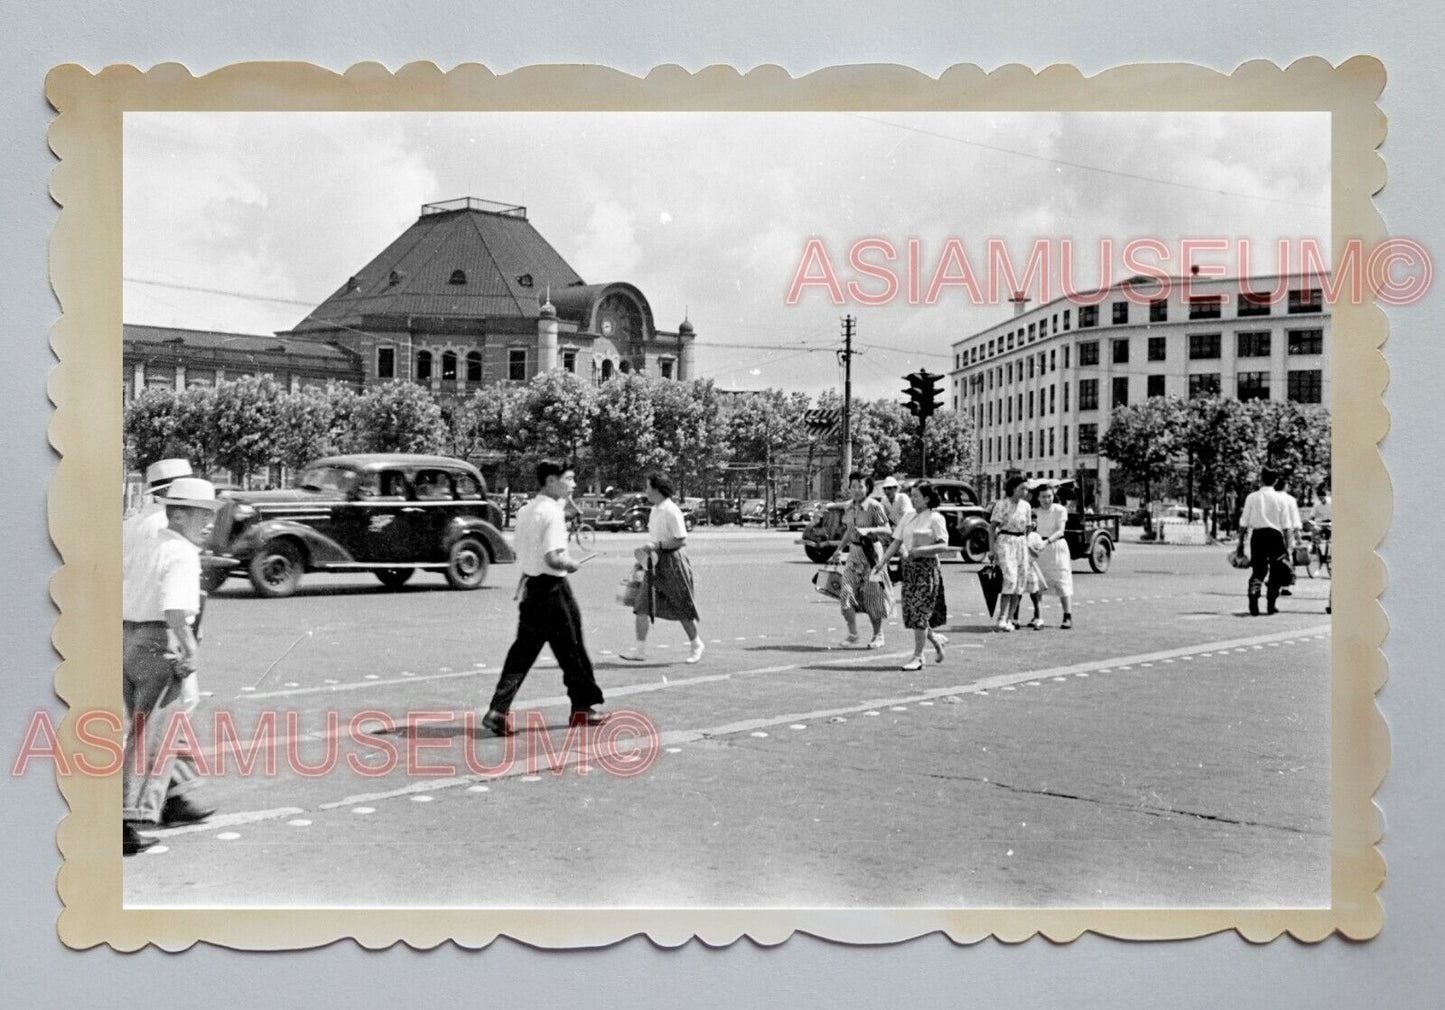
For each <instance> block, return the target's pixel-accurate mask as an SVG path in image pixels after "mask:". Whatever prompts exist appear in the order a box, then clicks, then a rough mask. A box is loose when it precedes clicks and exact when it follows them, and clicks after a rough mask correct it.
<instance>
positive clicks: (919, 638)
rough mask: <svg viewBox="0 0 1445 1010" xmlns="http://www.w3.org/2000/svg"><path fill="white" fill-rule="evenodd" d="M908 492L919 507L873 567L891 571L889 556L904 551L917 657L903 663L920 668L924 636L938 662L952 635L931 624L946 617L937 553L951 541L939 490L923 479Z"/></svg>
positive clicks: (907, 622)
mask: <svg viewBox="0 0 1445 1010" xmlns="http://www.w3.org/2000/svg"><path fill="white" fill-rule="evenodd" d="M909 495H910V497H911V498H912V500H913V507H914V509H915V510H916V511H915V512H914V513H913V514H912V515H908V516H904V517H903V519H902V520H901V521H900V522H899V524H898V530H897V531H896V532H895V533H894V534H893V542H892V543H890V544H889V545H888V549H887V550H886V551H884V552H883V557H882V558H881V559H880V560H879V562H878V565H877V567H876V568H875V569H874V571H875V573H877V572H884V571H887V569H888V561H889V559H890V558H892V557H893V555H894V554H896V553H898V552H900V551H901V552H902V554H903V560H902V562H901V564H900V570H901V572H902V575H903V626H904V627H905V628H912V629H913V658H912V659H910V660H909V661H908V662H907V663H905V664H903V669H905V670H921V669H923V643H924V642H925V641H927V642H931V643H933V649H934V652H935V653H936V659H937V662H940V663H942V662H943V647H944V645H945V644H947V642H948V639H946V638H944V637H943V636H942V635H940V634H939V633H938V632H936V631H934V630H933V629H935V628H938V627H941V626H942V625H943V623H944V622H945V621H947V620H948V605H947V603H946V601H945V600H944V597H943V571H942V569H940V568H939V566H938V556H939V555H940V554H944V553H947V552H948V551H950V550H952V548H951V547H949V546H948V526H947V524H946V523H945V522H944V521H943V516H942V515H940V514H939V513H938V511H937V510H938V503H939V498H938V490H937V489H936V488H935V487H934V486H933V485H932V484H930V483H929V482H928V481H926V480H921V481H919V482H918V483H917V484H915V485H913V490H912V491H910V492H909Z"/></svg>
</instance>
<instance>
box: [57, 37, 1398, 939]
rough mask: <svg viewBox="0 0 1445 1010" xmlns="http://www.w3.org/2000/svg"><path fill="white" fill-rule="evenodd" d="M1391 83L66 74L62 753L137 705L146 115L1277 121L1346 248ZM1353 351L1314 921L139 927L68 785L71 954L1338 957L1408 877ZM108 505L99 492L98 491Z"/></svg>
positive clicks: (754, 75)
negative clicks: (1324, 183) (142, 139)
mask: <svg viewBox="0 0 1445 1010" xmlns="http://www.w3.org/2000/svg"><path fill="white" fill-rule="evenodd" d="M1384 87H1385V69H1384V67H1383V65H1382V64H1381V63H1380V62H1379V61H1378V60H1376V59H1374V58H1372V57H1367V56H1361V57H1356V58H1353V59H1351V60H1348V61H1346V62H1345V63H1343V64H1341V65H1339V66H1333V65H1331V64H1330V63H1329V62H1327V61H1326V60H1323V59H1319V58H1308V59H1303V60H1300V61H1298V62H1296V63H1294V64H1292V65H1290V66H1289V67H1287V68H1281V67H1279V66H1277V65H1275V64H1273V63H1269V62H1267V61H1253V62H1250V63H1246V64H1244V65H1242V66H1240V67H1239V68H1238V69H1236V70H1235V71H1234V72H1233V73H1232V74H1222V73H1219V72H1217V71H1214V70H1210V69H1207V68H1204V67H1199V66H1192V65H1182V64H1156V65H1130V66H1124V67H1119V68H1116V69H1112V70H1109V71H1106V72H1103V73H1100V74H1098V75H1096V76H1094V77H1086V76H1084V75H1083V74H1081V73H1080V72H1079V71H1078V70H1076V69H1074V68H1073V67H1070V66H1061V65H1056V66H1051V67H1048V68H1046V69H1044V70H1042V71H1039V72H1037V73H1035V72H1034V71H1032V70H1030V69H1028V68H1026V67H1023V66H1019V65H1009V66H1004V67H1000V68H998V69H996V70H993V71H991V72H985V71H983V70H982V69H980V68H978V67H976V66H965V65H959V66H955V67H952V68H950V69H949V70H948V71H946V72H945V73H944V74H942V75H941V76H940V77H938V78H933V77H929V76H927V75H924V74H921V73H918V72H916V71H913V70H910V69H908V68H905V67H901V66H885V65H876V66H853V67H834V68H829V69H825V70H820V71H818V72H816V73H812V74H808V75H806V76H803V77H800V78H794V77H792V76H790V75H789V74H788V73H787V72H786V71H785V70H783V69H782V68H780V67H776V66H763V67H758V68H756V69H753V70H751V71H749V72H747V73H739V72H738V71H737V70H735V69H733V68H731V67H726V66H713V67H707V68H705V69H703V70H700V71H698V72H697V73H689V72H688V71H686V70H684V69H682V68H680V67H677V66H663V67H658V68H657V69H655V70H653V71H652V72H651V73H649V74H648V75H647V76H646V77H642V78H639V77H634V76H631V75H628V74H624V73H621V72H618V71H614V70H610V69H607V68H603V67H595V66H546V67H527V68H523V69H519V70H516V71H513V72H511V73H507V74H500V75H498V74H493V73H492V72H490V71H489V70H487V69H486V68H485V67H483V66H479V65H463V66H459V67H457V68H455V69H453V70H451V71H449V72H445V73H443V72H442V71H441V70H440V69H439V68H438V67H436V66H435V65H433V64H430V63H413V64H408V65H406V66H404V67H402V68H400V69H399V70H397V71H396V72H395V73H393V72H391V71H389V70H387V69H386V68H385V67H383V66H381V65H379V64H376V63H361V64H357V65H356V66H353V67H352V68H351V69H349V70H347V71H346V72H345V73H344V74H343V73H336V72H333V71H330V70H327V69H325V68H322V67H316V66H312V65H307V64H300V63H247V64H237V65H233V66H229V67H225V68H223V69H220V70H217V71H215V72H214V73H210V74H207V75H205V76H203V77H199V78H197V77H194V76H192V75H191V73H190V72H189V71H188V70H187V69H186V68H185V67H184V66H182V65H179V64H173V63H172V64H163V65H159V66H156V67H154V68H153V69H151V70H149V71H146V72H142V71H140V70H138V69H136V68H135V67H131V66H111V67H107V68H105V69H104V70H102V71H101V72H99V73H97V74H92V73H90V72H89V71H87V70H86V69H84V68H82V67H79V66H74V65H65V66H60V67H57V68H55V69H54V70H52V71H51V73H50V74H49V76H48V78H47V81H46V95H47V97H48V99H49V101H50V103H51V105H52V106H53V107H54V108H55V109H56V110H57V112H58V116H57V118H56V120H55V122H54V123H53V125H52V127H51V129H50V133H49V141H50V146H51V148H52V150H53V151H54V153H55V155H56V158H57V161H58V163H57V164H56V167H55V169H54V171H53V174H52V178H51V193H52V195H53V197H54V199H55V201H56V203H57V204H58V205H59V207H60V212H59V218H58V223H57V225H56V228H55V233H54V237H53V240H52V242H51V247H50V268H51V283H52V285H53V288H54V290H55V293H56V296H57V298H58V299H59V302H60V306H61V312H62V315H61V316H60V318H59V319H58V320H57V321H56V323H55V325H54V327H53V328H52V330H51V334H50V339H51V344H52V347H53V348H54V351H55V354H56V356H57V358H58V359H59V363H58V364H57V365H56V366H55V368H54V370H53V371H52V372H51V374H50V377H49V387H48V388H49V394H50V398H51V400H52V401H53V403H54V404H55V413H54V419H53V421H52V423H51V425H50V440H51V443H52V445H53V446H54V448H55V450H56V453H57V454H58V456H59V461H58V465H57V468H56V473H55V477H54V480H53V481H52V484H51V488H50V507H49V520H50V532H51V537H52V539H53V540H54V543H55V546H56V548H57V550H58V552H59V554H60V556H61V559H62V561H63V567H62V568H60V570H59V571H57V572H56V574H55V576H54V578H53V580H52V582H51V594H52V597H53V599H54V601H55V604H56V607H57V608H58V611H59V613H58V616H57V619H56V623H55V630H54V634H53V640H54V642H55V646H56V649H57V650H58V651H59V653H60V655H61V657H62V662H61V665H60V666H59V668H58V670H57V672H56V675H55V690H56V693H57V694H58V695H59V696H60V698H61V699H63V700H64V702H65V703H66V704H67V705H68V706H69V708H70V714H69V715H68V716H67V718H66V720H65V722H64V723H63V724H62V726H61V735H60V741H61V744H62V746H63V747H64V748H66V749H67V752H71V753H73V752H75V751H76V749H77V740H76V736H75V725H74V722H75V713H76V712H78V711H83V710H88V709H98V708H104V709H109V710H111V711H113V712H116V713H117V714H119V712H120V711H121V699H120V678H119V677H118V676H117V673H118V670H119V655H120V633H121V628H120V621H119V620H118V616H119V611H120V504H121V503H120V496H119V495H116V494H114V493H112V492H111V490H110V489H112V488H113V487H115V486H116V484H117V483H118V478H119V477H120V473H119V462H120V454H119V452H118V451H117V450H118V448H119V446H120V444H121V403H120V396H119V392H120V390H121V386H122V383H121V340H120V335H121V322H122V320H121V283H120V279H121V252H122V222H121V192H122V190H121V143H122V116H123V114H124V113H125V112H127V111H141V110H149V111H161V110H175V111H183V110H236V111H240V110H277V111H280V110H294V111H342V110H350V111H356V110H393V111H405V110H487V109H499V110H500V109H506V110H592V109H595V110H679V111H680V110H828V109H849V110H882V109H888V110H894V109H898V110H952V111H967V110H1003V109H1007V110H1073V111H1089V110H1099V111H1104V110H1110V111H1112V110H1137V111H1169V110H1181V111H1183V110H1189V111H1198V110H1226V111H1227V110H1240V111H1245V110H1278V111H1302V110H1314V111H1327V112H1329V113H1331V117H1332V150H1333V161H1332V172H1333V217H1332V231H1333V236H1332V238H1333V242H1334V247H1335V249H1337V250H1338V249H1340V248H1341V247H1342V243H1343V242H1344V241H1345V239H1346V238H1357V239H1359V240H1361V241H1362V242H1363V243H1364V246H1365V247H1366V248H1367V249H1368V248H1369V247H1370V246H1372V245H1373V244H1374V243H1376V242H1378V241H1380V240H1382V239H1383V238H1384V237H1385V229H1384V225H1383V222H1382V221H1381V219H1380V217H1379V215H1378V214H1377V212H1376V210H1375V207H1374V204H1373V202H1372V200H1371V197H1372V196H1373V195H1374V194H1375V193H1377V192H1378V191H1379V190H1380V189H1381V188H1382V187H1383V186H1384V183H1385V166H1384V162H1383V160H1382V158H1381V157H1380V155H1379V153H1378V152H1377V148H1378V147H1379V146H1380V145H1381V144H1382V143H1383V141H1384V138H1385V118H1384V116H1383V114H1382V113H1381V111H1380V109H1379V108H1378V106H1377V105H1376V102H1377V100H1378V98H1379V96H1380V95H1381V93H1382V91H1383V90H1384ZM1333 311H1334V313H1335V324H1334V325H1335V332H1336V333H1337V334H1339V336H1340V339H1336V340H1334V341H1333V348H1332V353H1333V354H1334V356H1335V357H1334V359H1333V363H1332V369H1333V373H1334V374H1335V375H1336V376H1340V377H1345V378H1342V379H1341V381H1337V382H1336V383H1335V384H1334V393H1333V402H1332V404H1331V409H1332V415H1333V438H1334V473H1335V480H1334V489H1335V494H1336V497H1335V502H1334V508H1335V510H1336V511H1337V513H1338V517H1339V519H1340V522H1339V523H1338V524H1337V525H1338V532H1337V534H1336V537H1335V541H1334V544H1335V548H1336V550H1337V552H1338V561H1339V563H1340V570H1341V572H1342V573H1343V574H1342V578H1341V579H1340V580H1339V582H1338V583H1337V584H1336V588H1339V589H1340V597H1339V598H1338V599H1337V600H1335V601H1334V602H1335V603H1337V604H1338V606H1337V607H1335V610H1334V615H1333V616H1334V624H1333V629H1334V631H1333V670H1332V677H1331V685H1332V698H1333V723H1332V744H1331V748H1332V769H1331V772H1332V779H1331V782H1332V785H1331V790H1332V839H1333V841H1332V899H1331V906H1330V907H1329V908H1323V909H1321V908H1312V909H1290V908H1279V909H1257V908H1247V909H1203V910H1201V909H1188V908H1174V909H1147V910H1117V909H967V910H958V909H919V908H908V909H806V908H797V909H791V908H789V909H765V908H759V909H714V908H696V909H577V910H556V909H546V910H516V909H476V910H457V909H448V910H394V909H323V910H288V909H275V910H262V911H257V910H235V911H231V910H220V909H217V910H184V911H181V910H126V909H124V908H122V900H121V898H122V888H121V881H122V857H121V855H120V847H119V846H118V845H117V844H116V842H117V838H118V835H119V827H120V825H119V823H118V817H117V811H118V810H119V808H120V777H119V775H115V776H111V777H108V778H97V777H91V776H85V775H81V774H76V775H71V776H60V778H59V786H60V789H61V792H62V793H63V795H64V797H65V799H66V801H67V803H68V804H69V806H70V811H71V812H70V814H69V815H68V816H66V817H65V818H64V820H63V821H62V822H61V824H60V826H59V829H58V832H57V844H58V847H59V850H60V854H61V856H62V858H63V863H62V865H61V867H60V870H59V873H58V876H57V889H58V893H59V896H60V899H61V902H62V905H63V909H62V911H61V914H60V916H59V921H58V931H59V935H60V938H61V940H62V941H63V942H64V943H66V944H67V945H69V946H71V947H74V948H88V947H92V946H96V945H99V944H109V945H111V946H112V947H115V948H117V949H121V950H131V949H136V948H139V947H141V946H144V945H145V944H148V943H153V944H155V945H157V946H159V947H162V948H165V949H168V950H176V949H183V948H186V947H189V946H190V945H192V944H194V943H196V942H198V941H205V942H208V943H214V944H220V945H225V946H229V947H236V948H245V949H282V948H303V947H314V946H319V945H322V944H327V943H330V942H333V941H335V940H338V939H343V938H348V937H349V938H354V939H355V940H356V941H357V942H359V943H361V944H363V945H365V946H367V947H384V946H387V945H390V944H393V943H396V942H398V941H402V942H405V943H407V944H409V945H412V946H416V947H431V946H434V945H437V944H440V943H444V942H446V941H448V940H452V941H455V942H457V943H459V944H461V945H464V946H467V947H477V946H483V945H486V944H488V943H490V942H491V941H492V940H494V939H495V938H496V937H498V936H509V937H512V938H514V939H516V940H520V941H523V942H525V943H528V944H532V945H535V946H540V947H588V946H597V945H602V944H609V943H615V942H617V941H620V940H622V939H625V938H627V937H630V936H635V935H638V934H645V935H647V936H648V937H649V938H650V939H651V940H652V941H653V942H655V943H658V944H661V945H665V946H674V945H679V944H682V943H685V942H687V941H688V940H689V939H691V938H693V937H697V938H699V939H701V940H703V941H704V942H706V943H708V944H713V945H716V944H726V943H731V942H733V941H735V940H737V939H739V938H741V937H744V936H747V937H750V938H751V939H753V940H754V941H756V942H759V943H764V944H775V943H781V942H783V941H784V940H786V939H787V938H788V937H789V936H791V935H792V934H793V933H795V932H804V933H809V934H812V935H815V936H819V937H824V938H827V939H830V940H836V941H841V942H845V943H860V944H876V943H891V942H897V941H900V940H905V939H908V938H911V937H915V936H920V935H924V934H927V933H932V932H937V931H942V932H944V933H945V934H947V935H948V936H949V937H950V938H951V939H953V940H955V941H957V942H960V943H969V942H974V941H977V940H980V939H983V938H986V937H988V936H990V935H992V936H994V937H997V938H998V939H1001V940H1005V941H1009V942H1015V941H1020V940H1024V939H1026V938H1028V937H1030V936H1032V935H1034V934H1036V933H1042V934H1043V935H1044V936H1046V937H1048V938H1049V939H1051V940H1055V941H1068V940H1072V939H1074V938H1075V937H1077V936H1079V935H1080V934H1081V933H1083V932H1085V931H1090V932H1095V933H1099V934H1103V935H1107V936H1111V937H1119V938H1130V939H1173V938H1186V937H1196V936H1201V935H1205V934H1210V933H1215V932H1220V931H1224V930H1231V929H1232V930H1237V931H1238V932H1239V934H1240V935H1241V936H1243V937H1245V938H1246V939H1248V940H1250V941H1256V942H1264V941H1269V940H1272V939H1275V938H1277V937H1279V936H1280V935H1282V934H1284V933H1288V934H1290V935H1292V936H1293V937H1295V938H1296V939H1298V940H1303V941H1318V940H1321V939H1324V938H1325V937H1328V936H1330V935H1332V934H1334V933H1336V932H1338V933H1339V934H1341V935H1343V936H1346V937H1349V938H1352V939H1366V938H1369V937H1373V936H1374V935H1376V934H1377V933H1378V932H1379V930H1380V929H1381V927H1382V924H1383V914H1382V909H1381V904H1380V901H1379V898H1378V895H1377V891H1378V889H1379V887H1380V886H1381V884H1382V883H1383V881H1384V877H1385V865H1384V860H1383V858H1382V856H1381V854H1380V852H1379V851H1378V850H1377V848H1376V844H1377V843H1378V842H1379V840H1380V837H1381V832H1382V821H1381V817H1380V813H1379V811H1378V810H1377V808H1376V807H1375V805H1374V803H1373V799H1372V797H1373V795H1374V793H1375V790H1376V789H1377V788H1378V787H1379V785H1380V783H1381V782H1382V781H1383V779H1384V776H1385V774H1386V771H1387V769H1388V766H1389V740H1388V735H1387V731H1386V726H1385V723H1384V720H1383V718H1382V717H1381V715H1380V713H1379V711H1378V710H1377V708H1376V706H1375V693H1376V692H1377V691H1378V690H1379V689H1380V688H1381V686H1382V685H1383V684H1384V682H1385V675H1386V667H1385V661H1384V657H1383V655H1382V653H1381V651H1380V647H1381V645H1382V643H1383V641H1384V639H1385V635H1386V633H1387V629H1388V624H1387V621H1386V617H1385V614H1384V611H1383V609H1382V608H1381V606H1380V604H1379V596H1380V594H1381V592H1382V591H1383V589H1384V585H1385V571H1384V565H1383V563H1382V561H1381V560H1380V558H1379V557H1378V556H1377V555H1376V554H1375V547H1376V546H1377V545H1378V544H1379V543H1380V542H1381V540H1382V539H1383V538H1384V537H1385V535H1386V533H1387V531H1388V529H1389V522H1390V516H1391V512H1392V503H1393V494H1392V492H1391V488H1390V483H1389V478H1388V475H1387V474H1386V471H1385V468H1384V464H1383V461H1382V460H1381V458H1380V454H1379V452H1378V443H1379V441H1380V440H1381V439H1382V438H1383V437H1384V435H1385V433H1386V431H1387V429H1388V423H1389V418H1388V414H1387V413H1386V411H1385V406H1384V402H1383V395H1384V391H1385V386H1386V383H1387V380H1388V371H1387V368H1386V363H1385V359H1384V356H1383V355H1382V353H1381V351H1380V348H1381V345H1382V344H1383V342H1384V339H1385V334H1386V319H1385V315H1384V313H1383V312H1382V311H1381V310H1380V309H1379V308H1378V306H1376V305H1374V304H1372V303H1370V302H1368V301H1367V302H1366V303H1364V304H1361V305H1353V304H1344V303H1341V304H1338V305H1337V306H1335V307H1334V309H1333ZM97 489H100V490H97Z"/></svg>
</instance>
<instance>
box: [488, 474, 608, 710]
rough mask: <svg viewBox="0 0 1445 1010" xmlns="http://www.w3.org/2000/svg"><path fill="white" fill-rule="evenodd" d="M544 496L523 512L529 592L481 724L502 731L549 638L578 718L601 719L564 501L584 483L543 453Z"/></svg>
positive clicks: (521, 549) (520, 531) (522, 553)
mask: <svg viewBox="0 0 1445 1010" xmlns="http://www.w3.org/2000/svg"><path fill="white" fill-rule="evenodd" d="M537 483H538V484H539V485H541V490H540V492H539V493H538V495H537V497H535V498H533V499H532V500H531V501H529V502H528V503H527V504H526V505H524V506H522V509H521V511H519V512H518V513H517V526H516V534H515V537H514V543H515V547H516V552H517V561H518V562H520V563H521V566H522V586H521V594H522V600H521V603H520V604H519V605H518V607H517V637H516V640H515V641H513V642H512V647H511V648H510V649H509V650H508V651H507V659H506V662H505V663H503V665H502V675H501V677H500V678H499V679H498V680H497V689H496V691H495V692H493V694H492V703H491V705H490V707H489V708H488V709H487V714H486V715H484V716H482V725H483V726H485V727H486V728H487V729H489V730H491V731H492V732H493V733H495V734H497V735H498V736H506V735H508V734H510V733H511V732H512V727H511V726H510V725H509V724H508V721H507V714H508V713H509V712H510V711H511V708H512V700H513V699H514V698H516V696H517V692H518V691H519V690H520V689H521V687H522V682H523V681H524V680H526V679H527V673H528V671H529V670H531V669H532V664H533V663H534V662H536V660H537V656H538V655H539V654H540V653H541V651H542V646H544V645H550V646H551V647H552V654H553V655H554V656H556V657H557V665H558V666H560V667H561V668H562V683H563V685H564V686H565V687H566V688H567V697H568V698H569V699H570V700H571V702H572V717H571V721H572V722H573V723H578V722H584V723H586V724H587V725H589V726H596V725H600V724H601V723H602V722H603V721H605V719H606V718H607V717H606V716H605V715H603V714H602V713H600V712H598V711H596V709H595V706H597V705H601V704H602V701H603V699H602V689H601V688H599V687H598V686H597V678H596V677H595V676H594V674H593V672H592V660H591V659H590V658H589V657H588V655H587V646H586V645H585V644H584V643H583V641H582V613H581V611H580V610H578V608H577V599H576V597H574V596H573V595H572V587H571V585H569V584H568V582H567V576H568V575H569V574H570V573H572V572H575V571H576V570H577V569H578V568H579V567H580V566H579V564H578V563H577V562H576V561H573V560H572V559H571V558H570V557H568V555H567V516H566V512H565V510H564V507H563V505H562V502H563V501H564V500H565V499H567V498H569V497H571V495H572V490H573V488H575V487H576V486H577V479H576V475H575V474H574V473H573V470H572V467H571V466H570V465H568V464H565V463H559V462H556V461H553V460H547V459H544V460H542V461H541V462H540V463H538V464H537Z"/></svg>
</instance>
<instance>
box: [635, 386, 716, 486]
mask: <svg viewBox="0 0 1445 1010" xmlns="http://www.w3.org/2000/svg"><path fill="white" fill-rule="evenodd" d="M652 394H653V431H654V432H655V433H656V436H657V444H658V448H659V449H660V450H662V452H663V453H664V454H665V455H666V456H667V457H669V458H670V459H671V462H670V464H669V470H670V472H671V473H672V476H673V479H674V480H675V481H676V482H677V487H678V493H679V494H685V493H686V492H687V490H688V489H694V490H699V489H702V488H704V487H710V486H711V485H712V483H713V481H715V480H716V478H717V475H718V469H719V467H720V466H721V464H722V463H723V462H724V461H725V459H726V456H727V446H726V444H725V438H724V425H723V422H722V409H721V406H720V404H719V403H718V395H717V389H716V388H715V387H714V386H713V383H712V380H711V379H693V380H691V381H688V382H676V381H673V380H671V379H655V380H652Z"/></svg>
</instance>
